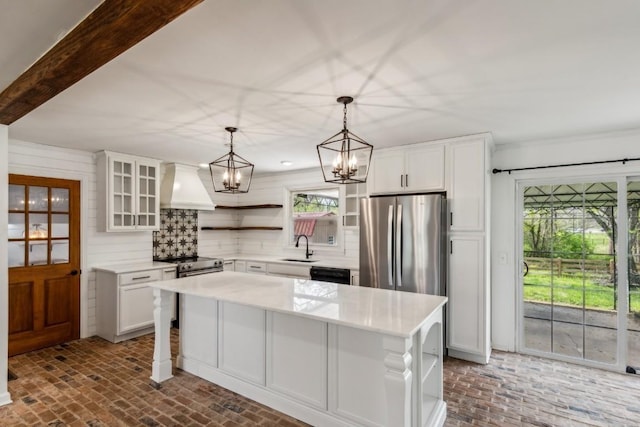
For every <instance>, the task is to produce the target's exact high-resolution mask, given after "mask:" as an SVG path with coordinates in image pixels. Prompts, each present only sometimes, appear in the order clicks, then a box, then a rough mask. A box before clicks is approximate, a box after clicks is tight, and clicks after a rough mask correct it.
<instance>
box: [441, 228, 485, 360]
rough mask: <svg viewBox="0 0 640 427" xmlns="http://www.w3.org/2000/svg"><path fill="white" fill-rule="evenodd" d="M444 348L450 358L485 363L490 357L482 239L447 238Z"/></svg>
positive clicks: (471, 236)
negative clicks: (447, 300)
mask: <svg viewBox="0 0 640 427" xmlns="http://www.w3.org/2000/svg"><path fill="white" fill-rule="evenodd" d="M449 239H450V242H449V244H450V245H451V246H450V250H449V252H450V253H449V277H448V282H449V284H448V290H447V291H448V292H447V296H448V297H449V303H448V304H447V305H448V307H447V315H448V316H447V322H448V323H447V328H448V330H447V348H448V349H449V355H450V356H453V357H456V358H460V359H465V360H471V361H473V362H477V363H487V362H488V360H489V356H490V354H491V347H490V339H489V337H490V334H489V315H490V312H489V289H488V281H487V280H486V277H485V267H484V265H485V263H484V258H485V250H484V235H476V234H472V233H458V234H450V235H449Z"/></svg>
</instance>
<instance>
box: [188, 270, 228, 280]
mask: <svg viewBox="0 0 640 427" xmlns="http://www.w3.org/2000/svg"><path fill="white" fill-rule="evenodd" d="M219 271H220V270H198V271H189V272H186V273H180V274H179V275H178V278H179V279H181V278H183V277H191V276H200V275H202V274H209V273H217V272H219Z"/></svg>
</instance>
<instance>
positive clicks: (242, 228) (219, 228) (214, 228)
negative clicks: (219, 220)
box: [200, 227, 282, 231]
mask: <svg viewBox="0 0 640 427" xmlns="http://www.w3.org/2000/svg"><path fill="white" fill-rule="evenodd" d="M200 230H203V231H206V230H214V231H215V230H282V227H200Z"/></svg>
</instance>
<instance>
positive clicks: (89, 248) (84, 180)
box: [0, 140, 153, 337]
mask: <svg viewBox="0 0 640 427" xmlns="http://www.w3.org/2000/svg"><path fill="white" fill-rule="evenodd" d="M2 158H3V159H4V158H6V157H5V156H2ZM8 158H9V172H10V173H15V174H21V175H34V176H43V177H50V178H63V179H71V180H77V181H80V187H81V190H80V191H81V218H80V227H81V269H82V276H81V279H80V287H81V288H80V311H81V313H80V335H81V337H88V336H92V335H94V334H95V332H96V320H95V297H96V288H95V286H96V283H95V273H94V272H93V271H92V268H93V266H95V265H98V264H114V263H118V262H136V261H149V260H151V259H152V254H153V247H152V232H151V231H144V232H134V233H130V232H129V233H105V232H98V231H97V228H96V212H97V209H100V207H99V206H98V199H97V193H96V163H95V160H94V158H93V153H89V152H86V151H79V150H70V149H64V148H58V147H51V146H46V145H40V144H33V143H29V142H24V141H17V140H10V141H9V155H8ZM2 188H3V190H4V191H6V188H7V185H3V186H2ZM5 194H6V193H5ZM2 212H5V213H6V212H7V209H6V208H5V209H3V210H2ZM0 223H5V224H6V220H5V221H4V222H2V221H0ZM3 231H4V232H6V229H3ZM2 242H4V243H5V244H6V238H2ZM5 253H6V252H5ZM3 261H4V260H3Z"/></svg>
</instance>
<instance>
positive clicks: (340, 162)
mask: <svg viewBox="0 0 640 427" xmlns="http://www.w3.org/2000/svg"><path fill="white" fill-rule="evenodd" d="M337 102H339V103H340V104H343V105H344V108H343V119H342V130H341V131H340V132H338V133H336V134H335V135H333V136H332V137H330V138H329V139H327V140H325V141H324V142H322V143H320V144H319V145H318V147H317V148H318V157H319V158H320V168H321V169H322V175H323V176H324V180H325V182H333V183H338V184H355V183H362V182H367V175H368V174H369V164H370V163H371V153H372V152H373V146H372V145H371V144H369V143H368V142H366V141H365V140H364V139H362V138H360V137H359V136H357V135H355V134H354V133H353V132H350V131H349V129H347V104H350V103H352V102H353V98H352V97H350V96H341V97H340V98H338V99H337Z"/></svg>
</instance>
